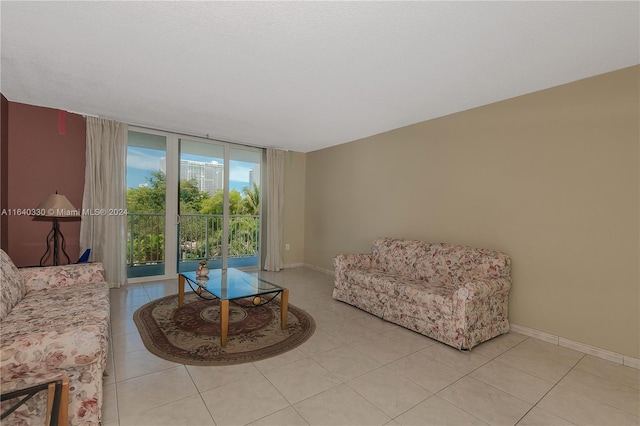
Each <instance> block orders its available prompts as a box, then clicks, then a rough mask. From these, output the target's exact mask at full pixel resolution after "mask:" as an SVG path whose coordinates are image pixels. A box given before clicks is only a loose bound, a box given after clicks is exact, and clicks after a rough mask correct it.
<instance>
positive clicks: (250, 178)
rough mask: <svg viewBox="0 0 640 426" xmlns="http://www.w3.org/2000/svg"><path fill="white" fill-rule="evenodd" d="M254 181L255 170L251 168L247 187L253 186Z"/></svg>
mask: <svg viewBox="0 0 640 426" xmlns="http://www.w3.org/2000/svg"><path fill="white" fill-rule="evenodd" d="M255 182H256V180H255V172H254V171H253V169H251V170H249V189H251V188H253V184H254V183H255Z"/></svg>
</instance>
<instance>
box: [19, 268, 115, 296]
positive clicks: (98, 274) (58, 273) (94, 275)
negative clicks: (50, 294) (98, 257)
mask: <svg viewBox="0 0 640 426" xmlns="http://www.w3.org/2000/svg"><path fill="white" fill-rule="evenodd" d="M20 272H21V273H22V276H23V277H24V281H25V284H26V287H27V292H30V291H33V290H43V289H45V288H55V287H66V286H69V285H76V284H89V283H94V282H101V281H104V268H103V266H102V263H100V262H95V263H80V264H73V265H59V266H46V267H42V268H25V269H21V270H20Z"/></svg>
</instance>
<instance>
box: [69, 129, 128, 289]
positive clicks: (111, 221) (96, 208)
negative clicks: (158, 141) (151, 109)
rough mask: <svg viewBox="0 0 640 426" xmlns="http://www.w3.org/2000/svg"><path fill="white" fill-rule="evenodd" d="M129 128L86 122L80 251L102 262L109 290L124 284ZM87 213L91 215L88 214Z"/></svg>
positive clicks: (125, 277) (125, 275) (125, 276)
mask: <svg viewBox="0 0 640 426" xmlns="http://www.w3.org/2000/svg"><path fill="white" fill-rule="evenodd" d="M127 130H128V126H127V125H126V124H123V123H118V122H116V121H112V120H104V119H101V118H94V117H88V118H87V151H86V166H85V175H84V196H83V198H82V209H83V211H84V212H85V214H84V215H83V216H82V222H81V225H80V247H81V249H82V251H84V250H86V249H88V248H90V249H91V260H93V261H97V262H102V264H103V265H104V269H105V279H106V281H107V282H108V283H109V286H110V287H112V288H113V287H120V286H121V285H124V284H126V281H127V269H126V243H127V240H126V226H127V216H126V214H125V213H126V210H125V209H126V208H127V195H126V158H127ZM88 212H90V214H88Z"/></svg>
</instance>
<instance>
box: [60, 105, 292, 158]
mask: <svg viewBox="0 0 640 426" xmlns="http://www.w3.org/2000/svg"><path fill="white" fill-rule="evenodd" d="M67 112H70V113H71V114H78V115H81V116H83V117H85V118H87V117H93V118H104V119H106V120H115V119H114V118H108V117H102V116H99V115H93V114H86V113H83V112H75V111H67ZM116 121H119V120H116ZM126 124H127V125H128V126H133V127H138V128H140V129H145V130H154V131H156V132H165V133H172V134H174V135H182V136H189V137H193V138H201V139H207V140H210V141H216V142H222V143H231V144H234V145H241V146H246V147H247V148H261V149H267V148H274V149H280V150H282V151H287V152H289V151H291V150H290V149H287V148H281V147H277V146H274V147H271V146H270V147H268V146H265V145H252V144H248V143H245V142H234V141H227V140H223V139H216V138H211V137H209V133H207V134H206V135H204V136H200V135H194V134H191V133H184V132H179V133H178V132H177V131H175V130H169V129H158V128H155V127H149V126H144V125H141V124H134V123H126Z"/></svg>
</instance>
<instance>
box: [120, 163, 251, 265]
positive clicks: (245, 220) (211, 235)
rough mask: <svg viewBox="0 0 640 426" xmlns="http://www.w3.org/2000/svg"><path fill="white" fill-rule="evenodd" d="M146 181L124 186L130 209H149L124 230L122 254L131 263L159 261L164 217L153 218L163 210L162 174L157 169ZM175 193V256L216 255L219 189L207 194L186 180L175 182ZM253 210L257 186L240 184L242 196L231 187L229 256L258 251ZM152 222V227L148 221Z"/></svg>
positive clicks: (220, 208) (220, 202) (219, 240)
mask: <svg viewBox="0 0 640 426" xmlns="http://www.w3.org/2000/svg"><path fill="white" fill-rule="evenodd" d="M147 181H148V185H147V186H144V187H141V188H129V189H127V208H128V210H129V212H130V213H140V214H154V213H155V215H153V216H136V217H135V218H134V220H135V222H136V223H135V224H133V229H129V235H130V237H129V238H130V241H129V244H128V246H127V247H128V252H129V253H128V256H129V258H131V255H133V259H134V264H149V263H156V262H163V261H164V244H165V241H164V218H163V219H162V220H161V223H160V222H158V217H157V214H164V212H165V196H166V177H165V175H164V173H162V172H154V173H153V174H152V175H151V177H149V178H147ZM179 193H180V214H181V215H182V218H181V223H180V248H179V250H180V257H181V258H182V259H203V258H204V259H212V258H216V257H218V258H219V257H220V256H222V214H223V202H224V194H223V191H222V190H218V191H217V192H216V193H215V194H213V195H212V196H209V194H207V193H206V192H203V191H200V190H199V188H198V185H197V182H196V180H195V179H192V180H181V181H180V186H179ZM243 195H244V197H243ZM259 214H260V187H259V186H258V185H256V184H253V185H252V186H251V187H246V188H244V189H243V190H242V194H241V193H240V192H238V191H237V190H231V191H229V216H230V217H229V241H228V244H229V256H231V257H235V256H252V255H255V254H256V253H257V252H258V247H259V241H258V239H259V229H260V220H259V219H258V218H254V217H252V216H256V215H259ZM152 221H153V223H157V225H151V223H152ZM152 228H153V229H152ZM131 239H133V240H131ZM132 250H133V253H132V252H131V251H132Z"/></svg>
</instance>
